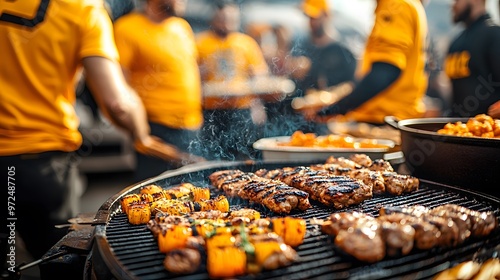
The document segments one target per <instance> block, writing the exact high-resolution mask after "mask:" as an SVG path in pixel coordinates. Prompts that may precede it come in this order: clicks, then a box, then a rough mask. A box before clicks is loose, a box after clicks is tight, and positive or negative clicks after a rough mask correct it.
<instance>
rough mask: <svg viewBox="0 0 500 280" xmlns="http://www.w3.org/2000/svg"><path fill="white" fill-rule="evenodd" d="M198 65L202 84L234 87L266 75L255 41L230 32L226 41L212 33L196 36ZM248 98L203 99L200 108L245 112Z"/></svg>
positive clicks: (266, 68)
mask: <svg viewBox="0 0 500 280" xmlns="http://www.w3.org/2000/svg"><path fill="white" fill-rule="evenodd" d="M196 44H197V46H198V53H199V60H198V61H199V65H200V69H201V71H202V80H203V81H204V82H224V83H225V84H227V85H228V88H230V87H231V86H234V87H238V86H240V85H242V84H243V83H244V82H245V81H247V80H248V79H249V78H251V77H252V76H258V75H263V74H267V73H268V67H267V64H266V61H265V59H264V55H263V54H262V51H261V49H260V47H259V45H258V44H257V42H256V41H255V40H254V39H253V38H252V37H250V36H248V35H246V34H243V33H239V32H232V33H230V34H229V35H228V36H227V37H226V38H221V37H219V36H217V35H216V34H215V33H214V32H212V31H205V32H202V33H200V34H198V36H197V40H196ZM251 102H252V98H251V97H249V96H246V97H242V98H227V97H226V98H225V97H205V98H204V108H205V109H208V110H216V109H245V108H249V107H250V105H251Z"/></svg>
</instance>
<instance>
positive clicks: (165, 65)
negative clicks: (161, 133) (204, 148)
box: [114, 12, 203, 129]
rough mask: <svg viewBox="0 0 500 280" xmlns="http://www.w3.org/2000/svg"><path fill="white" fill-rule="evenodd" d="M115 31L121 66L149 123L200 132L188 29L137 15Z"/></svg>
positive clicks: (173, 20)
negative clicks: (136, 94)
mask: <svg viewBox="0 0 500 280" xmlns="http://www.w3.org/2000/svg"><path fill="white" fill-rule="evenodd" d="M114 27H115V41H116V46H117V47H118V52H119V54H120V64H121V65H122V67H123V68H124V69H125V72H126V73H128V74H129V77H128V82H129V83H130V85H131V87H132V88H133V89H134V90H135V91H137V93H138V94H139V96H140V97H141V99H142V101H143V103H144V107H145V108H146V112H147V114H148V119H149V121H152V122H155V123H158V124H161V125H165V126H168V127H171V128H176V129H198V128H200V127H201V125H202V123H203V115H202V107H201V102H202V101H201V81H200V74H199V70H198V64H197V61H196V59H197V50H196V44H195V40H194V33H193V31H192V29H191V27H190V26H189V24H188V23H187V22H186V21H185V20H184V19H182V18H178V17H171V18H168V19H166V20H164V21H162V22H161V23H154V22H152V21H150V20H149V19H148V18H147V17H146V16H145V15H143V14H141V13H135V12H134V13H131V14H128V15H125V16H123V17H121V18H119V19H118V20H117V21H116V22H115V25H114Z"/></svg>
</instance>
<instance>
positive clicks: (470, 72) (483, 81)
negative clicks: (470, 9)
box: [445, 14, 500, 117]
mask: <svg viewBox="0 0 500 280" xmlns="http://www.w3.org/2000/svg"><path fill="white" fill-rule="evenodd" d="M445 71H446V74H447V75H448V77H449V78H450V79H451V82H452V87H453V95H452V104H451V106H450V113H449V114H447V115H450V116H453V117H471V116H475V115H477V114H482V113H486V112H487V111H488V107H489V106H490V105H491V104H493V103H495V102H496V101H498V100H500V26H498V25H496V24H495V23H494V22H493V21H492V20H491V18H490V16H489V15H487V14H486V15H483V16H481V17H480V18H479V19H477V20H476V21H475V22H474V23H473V24H472V25H471V26H469V28H467V29H466V30H465V31H463V32H462V33H461V34H460V35H459V36H458V38H456V39H455V40H454V41H453V42H452V44H451V46H450V49H449V51H448V54H447V57H446V62H445Z"/></svg>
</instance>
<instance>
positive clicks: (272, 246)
mask: <svg viewBox="0 0 500 280" xmlns="http://www.w3.org/2000/svg"><path fill="white" fill-rule="evenodd" d="M252 245H253V246H254V248H255V261H256V262H257V265H259V266H262V265H263V264H264V262H265V261H266V260H267V259H268V258H269V257H270V256H271V255H273V254H277V253H280V252H281V247H280V245H281V244H280V243H279V242H277V241H275V240H269V241H259V242H252Z"/></svg>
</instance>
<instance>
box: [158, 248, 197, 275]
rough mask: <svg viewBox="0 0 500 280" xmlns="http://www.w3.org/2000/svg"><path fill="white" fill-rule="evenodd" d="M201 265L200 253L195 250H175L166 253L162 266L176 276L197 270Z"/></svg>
mask: <svg viewBox="0 0 500 280" xmlns="http://www.w3.org/2000/svg"><path fill="white" fill-rule="evenodd" d="M200 263H201V256H200V252H199V251H198V250H195V249H189V248H184V249H177V250H173V251H170V252H168V253H167V255H166V256H165V260H164V261H163V266H164V267H165V269H166V270H168V271H170V272H173V273H176V274H189V273H193V272H195V271H196V270H198V267H199V266H200Z"/></svg>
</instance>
